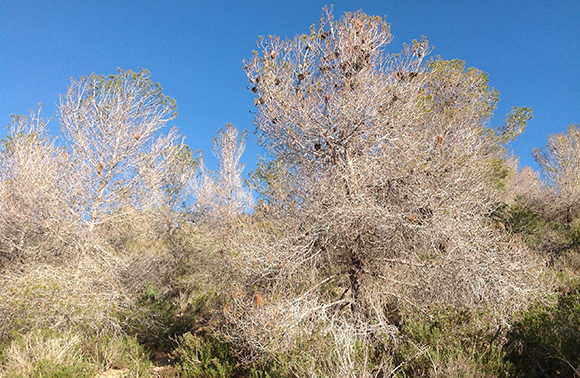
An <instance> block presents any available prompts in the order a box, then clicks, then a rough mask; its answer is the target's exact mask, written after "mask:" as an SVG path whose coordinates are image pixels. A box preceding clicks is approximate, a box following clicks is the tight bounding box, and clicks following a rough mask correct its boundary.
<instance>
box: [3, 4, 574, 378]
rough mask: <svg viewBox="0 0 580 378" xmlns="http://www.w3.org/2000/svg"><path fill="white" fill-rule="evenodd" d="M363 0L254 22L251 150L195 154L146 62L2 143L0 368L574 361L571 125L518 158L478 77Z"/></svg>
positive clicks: (510, 124)
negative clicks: (285, 21) (298, 27)
mask: <svg viewBox="0 0 580 378" xmlns="http://www.w3.org/2000/svg"><path fill="white" fill-rule="evenodd" d="M391 39H392V37H391V34H390V30H389V24H388V23H386V22H385V20H384V19H382V18H380V17H373V16H368V15H366V14H364V13H362V12H357V13H347V14H345V15H343V16H342V17H341V18H340V19H339V20H334V18H333V15H332V12H331V11H328V10H325V12H324V13H323V15H322V17H321V19H320V21H319V22H318V23H317V24H316V25H314V26H312V28H311V30H310V32H309V33H308V34H304V35H297V36H296V37H294V38H291V39H287V40H282V39H280V38H278V37H274V36H269V37H260V39H259V41H258V42H257V51H254V53H253V55H252V57H251V58H250V59H248V60H247V61H245V62H244V69H245V72H246V75H247V78H248V81H249V89H250V90H251V92H252V93H253V94H255V106H256V109H257V111H256V118H255V125H256V131H255V132H256V135H257V137H258V140H259V143H260V145H261V146H262V147H263V149H264V156H265V157H264V158H262V160H261V161H260V163H259V164H258V166H257V167H255V169H254V170H253V171H252V172H251V173H250V174H249V176H248V178H247V179H246V180H244V178H243V175H242V171H243V169H244V165H243V163H242V161H243V158H242V154H243V152H244V148H245V141H246V133H245V132H242V133H240V132H239V131H238V130H237V129H236V128H235V127H234V126H232V125H226V126H225V127H224V128H223V129H220V130H219V132H218V133H217V136H216V138H215V139H214V141H213V149H212V152H213V154H214V155H215V156H216V157H217V159H218V161H219V164H218V167H217V169H216V170H215V171H208V170H207V169H206V168H205V165H204V161H203V156H202V155H199V156H196V155H195V154H193V153H192V151H191V149H190V148H189V147H188V146H187V145H185V144H184V143H183V141H182V140H183V139H182V137H181V136H180V135H179V131H178V130H177V129H175V128H172V129H168V128H166V124H167V123H168V122H169V121H171V120H173V119H174V118H175V117H176V115H177V114H176V102H175V100H174V99H172V98H169V97H167V96H166V95H164V94H163V92H162V88H161V87H160V86H159V85H158V84H156V83H154V82H152V81H151V78H150V74H149V72H147V71H146V70H140V71H137V72H133V71H123V70H119V72H118V73H117V74H115V75H110V76H98V75H94V74H93V75H91V76H87V77H81V78H80V79H78V80H72V81H71V83H70V85H69V87H68V91H67V93H66V94H65V95H63V96H62V97H61V101H60V104H59V110H58V115H57V117H56V122H58V125H59V127H60V130H61V132H60V134H59V136H58V137H55V136H53V135H51V134H50V133H49V132H48V129H47V120H45V119H43V118H42V117H41V114H40V109H37V110H36V111H34V112H32V113H31V114H30V115H29V116H14V117H13V120H12V122H11V124H10V125H9V128H8V133H7V136H6V138H5V139H4V140H2V145H1V151H0V271H1V273H2V274H1V275H0V318H1V319H2V322H0V376H5V377H95V376H100V375H101V374H103V372H110V371H113V370H114V371H117V372H119V374H121V375H123V376H127V377H153V376H163V377H255V378H257V377H264V378H265V377H490V378H491V377H546V376H548V377H576V376H578V377H580V344H579V343H580V333H579V329H580V277H579V273H580V126H579V125H571V126H569V127H568V129H567V130H566V131H565V132H563V133H561V134H557V135H552V136H550V138H549V140H548V144H547V145H546V146H545V147H544V148H541V149H536V150H535V152H534V154H535V157H536V160H537V162H538V163H539V165H540V166H541V168H542V172H541V173H540V172H534V171H533V170H532V169H530V168H529V167H525V168H523V169H520V168H519V167H518V161H517V157H514V156H512V155H511V154H510V153H509V150H508V144H509V143H510V142H511V141H513V140H514V139H515V138H516V137H517V136H518V135H519V134H521V133H522V132H523V131H524V128H525V126H526V123H527V121H528V120H529V119H531V117H532V110H531V109H529V108H524V107H522V108H519V107H514V108H513V109H512V111H511V112H510V113H509V114H508V115H507V116H506V118H505V123H504V125H501V126H492V125H491V124H490V119H491V116H492V114H493V111H494V109H495V106H496V104H497V102H498V100H499V94H498V92H497V91H496V90H495V89H493V88H491V87H490V85H489V83H488V77H487V75H486V74H485V73H483V72H481V71H479V70H477V69H475V68H466V67H465V64H464V62H462V61H459V60H452V61H445V60H442V59H440V58H429V59H428V58H427V57H428V55H429V53H430V51H431V49H430V47H429V44H428V41H427V40H426V39H424V38H423V39H421V40H418V41H413V42H412V43H410V44H409V45H405V46H404V48H403V50H402V51H401V52H400V53H397V54H391V53H388V52H387V50H386V47H387V45H388V44H389V43H390V41H391Z"/></svg>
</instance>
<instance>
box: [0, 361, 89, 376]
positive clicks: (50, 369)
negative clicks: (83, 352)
mask: <svg viewBox="0 0 580 378" xmlns="http://www.w3.org/2000/svg"><path fill="white" fill-rule="evenodd" d="M94 375H95V370H94V368H93V367H92V366H91V365H90V364H88V363H86V362H80V361H73V362H71V363H58V362H54V361H51V360H48V359H43V360H40V361H37V362H35V363H34V367H33V370H32V372H31V373H30V374H28V375H26V376H25V375H20V374H14V373H11V372H8V373H7V375H6V378H71V377H75V378H89V377H93V376H94Z"/></svg>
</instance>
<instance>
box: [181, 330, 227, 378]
mask: <svg viewBox="0 0 580 378" xmlns="http://www.w3.org/2000/svg"><path fill="white" fill-rule="evenodd" d="M178 345H179V347H178V348H177V349H176V350H175V352H174V356H175V357H176V358H177V359H178V360H179V370H180V372H181V374H182V376H183V377H192V378H193V377H207V378H227V377H231V376H233V375H234V373H236V371H237V368H236V366H237V365H238V364H237V360H236V358H235V357H234V355H233V354H232V351H231V347H230V345H229V344H227V343H225V342H223V341H221V340H218V339H216V338H213V337H209V336H206V337H203V338H202V337H200V336H196V335H192V334H191V333H186V334H184V335H183V336H181V337H179V338H178Z"/></svg>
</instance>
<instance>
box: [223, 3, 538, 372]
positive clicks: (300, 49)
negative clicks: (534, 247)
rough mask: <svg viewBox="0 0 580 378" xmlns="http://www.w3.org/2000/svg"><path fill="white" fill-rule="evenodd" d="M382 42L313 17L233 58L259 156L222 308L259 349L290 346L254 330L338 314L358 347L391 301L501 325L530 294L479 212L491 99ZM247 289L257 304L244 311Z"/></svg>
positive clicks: (352, 19)
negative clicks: (248, 219)
mask: <svg viewBox="0 0 580 378" xmlns="http://www.w3.org/2000/svg"><path fill="white" fill-rule="evenodd" d="M390 40H391V34H390V32H389V26H388V24H387V23H386V22H385V21H384V20H383V19H382V18H377V17H370V16H367V15H365V14H363V13H362V12H357V13H347V14H345V15H344V16H343V17H342V18H341V19H340V20H339V21H334V20H333V18H332V14H331V13H330V12H328V11H327V12H326V13H325V14H324V15H323V17H322V18H321V21H320V23H319V24H318V25H317V26H314V27H312V29H311V33H310V34H307V35H299V36H296V37H295V38H292V39H289V40H285V41H282V40H280V39H279V38H277V37H268V38H261V39H260V41H259V42H258V47H259V49H260V51H258V52H255V54H254V56H253V58H252V59H250V60H249V61H247V62H246V63H245V69H246V73H247V77H248V80H249V82H250V85H251V86H252V87H251V89H252V92H253V93H255V94H256V96H257V98H256V101H255V103H256V106H257V108H258V113H257V115H256V119H255V123H256V128H257V129H256V133H257V135H258V137H259V138H260V142H261V144H262V145H263V146H264V147H265V148H266V149H267V150H268V152H269V153H270V156H271V157H272V158H273V160H272V161H271V162H264V163H262V165H261V167H260V170H259V171H257V172H256V174H255V176H254V178H255V179H256V180H255V181H257V180H259V179H262V180H263V181H262V183H261V184H260V185H255V187H256V188H260V189H261V195H262V196H263V204H262V205H261V206H259V207H258V208H257V209H256V215H255V217H254V220H255V222H256V223H255V224H254V225H251V226H246V227H245V228H243V229H242V228H241V227H240V228H239V229H238V230H237V231H238V239H237V240H238V241H239V242H238V243H236V245H235V253H236V254H237V255H238V256H239V260H240V261H243V262H240V269H244V267H247V268H246V269H248V270H249V271H248V272H247V277H249V279H248V282H247V286H246V290H247V293H248V292H249V294H246V297H245V298H246V299H245V300H243V301H241V302H240V304H239V305H238V306H235V304H236V303H238V301H237V300H236V301H234V302H233V303H234V307H235V308H237V310H235V311H234V310H232V311H231V312H230V313H229V314H230V320H231V322H232V323H233V324H235V325H236V327H238V328H237V329H238V330H239V331H240V332H241V333H242V335H244V336H242V337H246V335H248V338H247V339H246V340H248V343H249V344H251V345H250V346H249V347H250V348H254V349H253V350H254V351H255V353H257V354H258V355H259V353H260V351H262V352H265V353H267V352H268V351H269V347H268V346H269V345H274V344H276V343H278V342H279V343H280V345H292V344H291V343H290V342H289V341H288V340H292V339H293V338H294V339H295V338H296V337H298V336H296V335H294V336H292V337H290V338H289V339H287V338H286V336H285V334H284V335H277V334H275V333H274V334H272V332H270V333H268V332H266V331H265V329H266V328H268V324H270V325H271V327H274V329H275V328H276V324H282V326H281V329H284V330H287V331H288V332H289V331H290V330H292V329H294V327H298V328H300V327H306V328H304V332H306V333H308V332H310V331H308V330H307V329H308V327H307V326H305V322H306V324H310V325H311V326H312V327H314V328H316V327H315V326H313V325H312V324H313V323H311V322H316V319H321V322H322V323H324V322H325V321H326V320H322V319H340V321H341V322H346V323H348V324H351V325H352V329H353V330H358V331H360V332H361V333H360V334H359V335H358V336H356V337H357V338H359V337H362V339H363V340H366V341H364V342H365V343H366V342H367V341H368V340H370V339H372V338H373V337H374V336H373V335H376V334H378V333H380V332H381V331H380V330H378V329H374V330H372V331H370V329H371V328H372V327H370V325H380V326H379V329H382V332H383V333H385V334H388V332H390V331H388V330H389V329H390V328H388V326H389V325H390V324H391V320H389V311H388V310H387V308H388V303H390V302H391V301H392V300H393V296H396V297H399V299H400V301H399V303H410V304H412V306H414V307H419V308H421V307H426V306H429V305H432V304H435V305H436V304H446V305H455V306H458V307H461V308H468V309H471V310H475V309H477V308H484V307H487V306H492V307H493V308H494V309H495V311H497V315H498V316H499V318H505V316H507V315H508V314H509V313H511V312H512V311H514V310H515V309H516V308H518V307H519V306H521V305H522V304H524V303H525V302H526V298H527V297H529V296H533V295H535V293H538V292H539V291H540V290H541V287H540V286H539V285H537V284H536V283H535V282H537V275H538V274H539V272H540V271H541V267H540V265H539V264H538V262H537V260H536V258H535V256H534V255H533V254H532V253H531V252H530V251H529V250H527V249H526V247H525V246H524V245H523V244H522V243H521V242H519V241H518V240H514V239H512V238H511V237H510V236H508V235H504V234H502V232H501V231H498V230H496V229H494V228H493V225H492V222H491V221H490V218H489V214H490V213H491V211H492V210H493V208H494V203H495V202H496V200H497V197H498V196H499V192H498V190H497V185H496V184H495V182H494V180H495V172H494V167H493V163H494V162H495V161H497V159H502V158H503V154H504V149H503V144H502V143H503V142H501V141H500V138H498V137H497V136H496V135H493V134H490V131H489V126H488V121H489V117H490V115H491V114H492V111H493V109H494V108H495V103H496V102H497V92H496V91H495V90H493V89H491V88H490V87H489V85H488V82H487V76H486V75H485V74H483V73H482V72H481V71H478V70H476V69H473V68H470V69H467V70H466V69H465V66H464V63H463V62H461V61H442V60H439V59H437V60H432V61H431V62H430V63H428V64H423V59H424V57H425V55H426V54H427V53H428V52H429V46H428V44H427V41H426V40H425V39H422V40H421V41H414V42H413V44H412V45H410V46H405V48H404V50H403V51H402V52H401V53H400V54H395V55H392V54H389V53H388V52H387V51H386V45H387V44H388V43H389V42H390ZM510 130H511V129H510ZM511 131H513V132H514V133H517V132H516V131H517V130H515V131H514V130H511ZM511 131H510V132H511ZM520 131H521V130H520ZM330 277H332V279H331V280H329V278H330ZM252 292H254V293H256V292H259V294H260V295H261V296H262V297H263V298H264V300H263V301H254V302H253V303H254V305H253V308H252V309H250V310H248V309H247V306H252V304H251V303H252V301H251V300H249V299H248V298H251V297H252V296H254V297H255V294H251V293H252ZM266 298H267V299H266ZM258 302H260V303H261V304H258ZM242 303H243V304H242ZM263 303H268V305H264V304H263ZM290 303H292V305H291V304H290ZM268 308H271V310H267V309H268ZM276 308H277V309H278V310H276ZM265 311H266V313H267V314H268V315H267V316H266V314H265ZM276 311H280V313H279V315H276V314H278V313H277V312H276ZM311 311H314V312H315V314H314V313H312V315H311ZM276 319H277V321H278V323H276ZM329 321H330V320H329ZM333 321H334V320H333ZM337 321H338V320H337ZM264 322H266V324H263V323H264ZM325 324H327V323H325ZM369 327H370V328H369ZM381 327H382V328H381ZM314 328H313V329H314ZM363 330H366V331H363ZM358 331H357V332H358ZM367 331H368V332H367ZM312 332H313V331H312ZM353 332H354V331H353ZM363 334H364V335H366V336H360V335H363ZM353 337H354V336H353ZM256 338H259V339H260V340H257V339H256ZM252 340H254V341H252ZM375 373H376V371H375Z"/></svg>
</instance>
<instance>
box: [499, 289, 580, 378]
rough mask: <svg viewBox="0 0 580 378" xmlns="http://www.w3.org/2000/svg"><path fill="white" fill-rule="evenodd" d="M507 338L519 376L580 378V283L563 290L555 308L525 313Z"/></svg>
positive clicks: (509, 357) (509, 355) (535, 307)
mask: <svg viewBox="0 0 580 378" xmlns="http://www.w3.org/2000/svg"><path fill="white" fill-rule="evenodd" d="M507 337H508V344H507V356H506V357H507V360H508V361H511V362H512V363H513V364H514V367H515V373H516V375H517V376H518V377H545V376H548V377H556V376H563V377H572V376H580V281H575V282H572V283H570V284H568V285H567V286H566V287H565V288H563V289H561V290H560V294H559V296H558V300H557V303H556V304H555V305H545V304H535V305H532V306H530V308H529V309H528V310H527V311H524V312H522V313H521V314H520V315H519V317H518V318H517V320H516V322H515V323H514V325H513V327H512V329H511V330H510V331H509V332H508V335H507Z"/></svg>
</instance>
